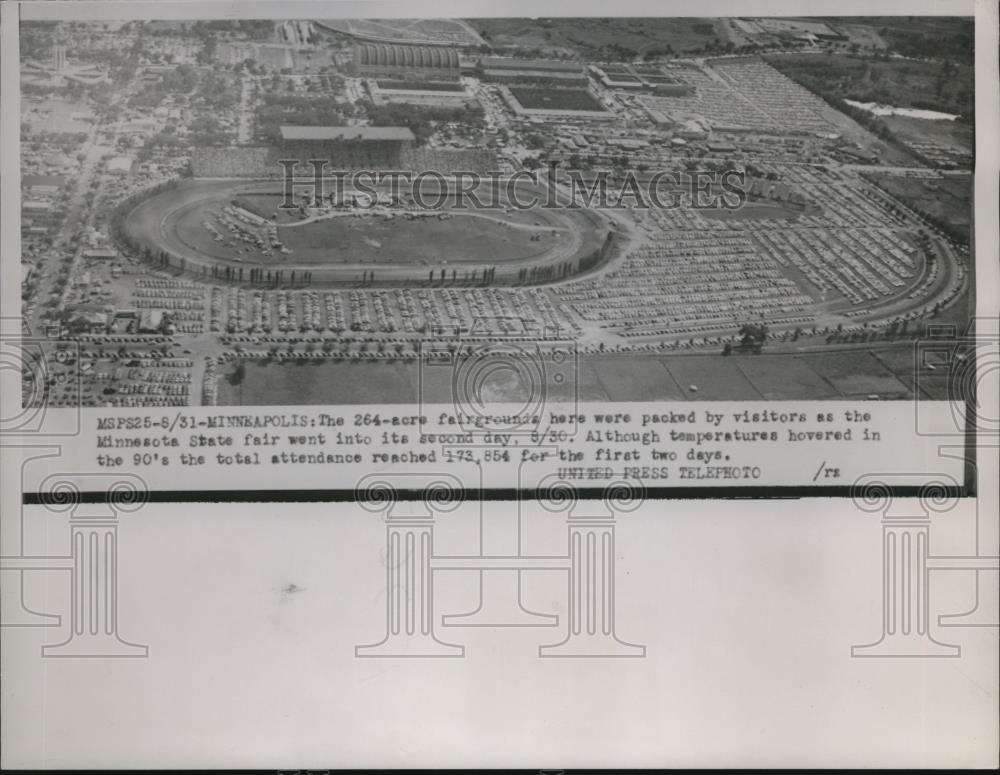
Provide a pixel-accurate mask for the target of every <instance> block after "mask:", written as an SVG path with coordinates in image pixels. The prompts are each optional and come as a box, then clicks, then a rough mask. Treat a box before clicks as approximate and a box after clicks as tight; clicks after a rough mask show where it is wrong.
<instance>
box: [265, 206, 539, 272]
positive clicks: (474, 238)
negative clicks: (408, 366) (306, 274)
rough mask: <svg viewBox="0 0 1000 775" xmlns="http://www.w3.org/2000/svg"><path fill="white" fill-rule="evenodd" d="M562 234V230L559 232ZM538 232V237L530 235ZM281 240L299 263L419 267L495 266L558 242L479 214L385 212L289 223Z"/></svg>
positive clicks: (525, 256)
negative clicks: (402, 262)
mask: <svg viewBox="0 0 1000 775" xmlns="http://www.w3.org/2000/svg"><path fill="white" fill-rule="evenodd" d="M557 234H558V232H557ZM533 236H537V237H538V239H537V241H532V240H531V238H532V237H533ZM278 238H279V239H280V240H281V241H282V242H283V243H284V244H285V245H286V246H287V247H288V248H289V249H291V251H292V256H294V258H295V260H296V262H303V263H328V262H331V261H343V262H351V263H360V264H368V263H373V264H377V263H385V262H388V263H393V262H397V261H398V260H399V257H400V256H406V257H407V259H408V261H409V262H411V263H413V264H418V265H420V266H428V267H434V266H440V265H442V264H451V263H454V262H456V261H457V262H463V263H483V264H491V263H496V262H497V261H508V262H509V261H522V260H525V259H529V258H534V257H537V256H540V255H542V254H543V253H544V252H545V251H547V250H550V249H552V248H553V247H554V246H555V245H556V244H557V237H556V236H554V235H553V233H552V231H541V230H538V229H531V230H528V229H527V228H523V227H522V228H518V227H512V226H509V225H507V223H506V222H505V221H502V220H499V219H496V218H493V217H488V216H486V215H480V214H478V213H477V214H456V215H454V216H453V217H452V218H451V219H450V220H440V219H439V218H438V217H437V215H434V214H432V215H429V216H427V217H423V218H419V219H417V220H413V221H407V220H403V219H401V218H393V219H392V220H387V219H386V218H385V217H384V216H378V215H362V216H360V217H351V216H338V217H333V218H329V219H327V220H323V221H316V222H314V223H311V224H307V225H305V226H284V227H282V228H280V229H278Z"/></svg>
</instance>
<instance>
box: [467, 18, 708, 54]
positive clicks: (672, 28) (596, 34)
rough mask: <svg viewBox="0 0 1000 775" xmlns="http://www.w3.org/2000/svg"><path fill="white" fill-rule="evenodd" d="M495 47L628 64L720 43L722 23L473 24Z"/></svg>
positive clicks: (593, 21)
mask: <svg viewBox="0 0 1000 775" xmlns="http://www.w3.org/2000/svg"><path fill="white" fill-rule="evenodd" d="M469 24H470V25H471V26H472V27H473V28H474V29H476V30H477V31H479V32H480V34H481V35H482V36H483V38H484V39H485V40H486V41H487V42H488V43H490V44H491V45H493V46H494V47H503V46H511V47H521V48H541V49H553V50H556V49H558V50H563V51H571V52H575V53H577V54H580V55H582V56H584V57H589V58H598V59H600V58H602V56H601V55H602V54H603V55H604V56H607V55H608V54H609V53H610V54H613V53H615V52H618V53H619V54H621V55H622V56H623V57H624V58H625V59H626V60H631V59H633V58H634V56H636V55H638V56H641V55H642V54H646V53H656V52H669V51H675V52H677V53H683V52H686V51H700V50H702V49H703V48H704V46H705V44H706V43H709V42H712V41H715V40H717V38H718V30H717V25H718V20H717V19H704V18H694V17H676V18H614V19H610V18H544V19H524V18H521V19H517V18H509V19H470V20H469Z"/></svg>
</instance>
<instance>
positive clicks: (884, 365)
mask: <svg viewBox="0 0 1000 775" xmlns="http://www.w3.org/2000/svg"><path fill="white" fill-rule="evenodd" d="M913 353H914V344H913V343H912V342H905V343H900V344H898V345H892V346H888V347H878V348H870V349H869V348H865V347H855V348H851V349H849V350H837V351H833V352H828V353H801V354H796V353H771V354H766V353H765V354H764V355H754V356H731V357H724V356H722V355H669V356H663V355H653V354H649V355H647V354H622V355H593V356H591V355H586V356H581V357H580V360H579V363H578V366H577V369H576V371H575V379H571V380H569V381H565V380H564V381H563V382H562V383H561V384H559V385H557V384H555V383H554V382H553V383H552V384H550V385H549V386H548V387H547V389H546V390H547V393H546V395H547V400H549V401H553V402H556V401H567V400H569V401H572V400H574V395H575V396H576V400H579V401H657V400H663V401H683V400H701V401H727V400H751V401H752V400H762V399H766V400H824V399H829V400H838V399H865V398H868V397H869V396H876V397H878V398H881V399H908V398H913V397H914V395H915V394H916V393H919V396H920V397H921V398H932V399H943V398H946V397H947V389H948V387H947V374H946V372H944V371H940V370H939V371H936V372H933V373H928V374H926V375H922V377H921V378H920V379H919V383H920V384H919V390H918V389H917V388H916V387H915V378H914V366H913V359H914V355H913ZM246 363H247V372H246V377H245V379H244V380H243V382H242V383H241V384H240V385H238V386H234V385H232V384H230V383H229V381H228V380H227V379H225V378H224V377H223V378H222V379H220V380H219V399H218V400H219V403H220V404H223V405H238V404H243V405H246V406H254V405H259V406H263V405H274V404H282V405H283V404H289V405H295V404H299V405H311V404H328V403H340V404H361V403H386V404H391V403H409V402H416V401H418V400H420V399H422V400H423V401H425V402H428V403H448V402H451V401H453V390H454V379H453V375H454V371H453V368H454V367H453V366H451V365H444V364H442V365H427V364H424V365H423V366H420V365H418V364H417V363H416V362H404V361H401V360H394V361H390V360H377V361H356V362H352V361H337V360H309V361H306V360H303V361H285V362H278V361H274V362H271V363H265V362H263V361H247V362H246ZM228 368H229V371H230V372H231V371H233V370H234V369H235V365H230V366H229V367H228ZM421 372H422V374H421ZM923 377H927V378H926V379H923ZM421 385H422V387H421ZM528 388H529V386H528V385H526V384H524V383H523V381H522V380H520V379H519V378H518V377H517V376H516V374H515V373H514V372H513V371H511V370H498V371H497V372H495V373H494V374H493V375H492V376H491V377H490V379H488V380H486V382H485V384H484V385H483V390H482V396H483V398H484V400H488V401H496V402H511V403H522V404H524V403H525V402H527V401H529V400H531V394H530V393H529V390H528Z"/></svg>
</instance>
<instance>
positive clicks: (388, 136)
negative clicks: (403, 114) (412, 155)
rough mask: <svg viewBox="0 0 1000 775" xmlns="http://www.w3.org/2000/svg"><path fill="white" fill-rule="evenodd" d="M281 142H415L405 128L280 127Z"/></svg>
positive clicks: (411, 133) (411, 134) (412, 135)
mask: <svg viewBox="0 0 1000 775" xmlns="http://www.w3.org/2000/svg"><path fill="white" fill-rule="evenodd" d="M281 139H282V140H312V141H322V140H340V141H347V142H350V141H352V140H360V141H379V140H394V141H397V142H403V141H408V140H415V139H416V138H415V137H414V134H413V132H411V131H410V130H409V129H408V128H407V127H405V126H288V125H282V127H281Z"/></svg>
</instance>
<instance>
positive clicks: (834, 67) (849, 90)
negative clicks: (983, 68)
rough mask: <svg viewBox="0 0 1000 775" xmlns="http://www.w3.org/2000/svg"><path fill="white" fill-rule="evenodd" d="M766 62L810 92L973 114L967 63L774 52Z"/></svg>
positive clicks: (973, 107)
mask: <svg viewBox="0 0 1000 775" xmlns="http://www.w3.org/2000/svg"><path fill="white" fill-rule="evenodd" d="M765 59H766V60H767V62H768V63H769V64H770V65H772V66H774V67H775V68H777V69H778V70H780V71H781V72H782V73H784V74H785V75H787V76H788V77H789V78H791V79H792V80H794V81H797V82H799V83H800V84H802V85H804V86H806V87H807V88H809V89H810V90H812V91H815V92H818V93H820V94H826V95H829V96H832V97H836V98H838V99H847V100H854V101H856V102H876V103H878V104H880V105H892V106H894V107H897V108H924V109H927V110H936V111H940V112H942V113H949V114H954V115H961V116H971V115H973V112H974V110H975V105H974V87H975V82H974V76H973V68H972V67H971V66H970V65H964V64H955V63H941V62H916V61H911V60H905V59H904V60H900V59H884V60H875V59H869V58H861V57H856V56H848V55H846V54H822V55H815V54H778V55H773V56H768V57H765Z"/></svg>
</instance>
